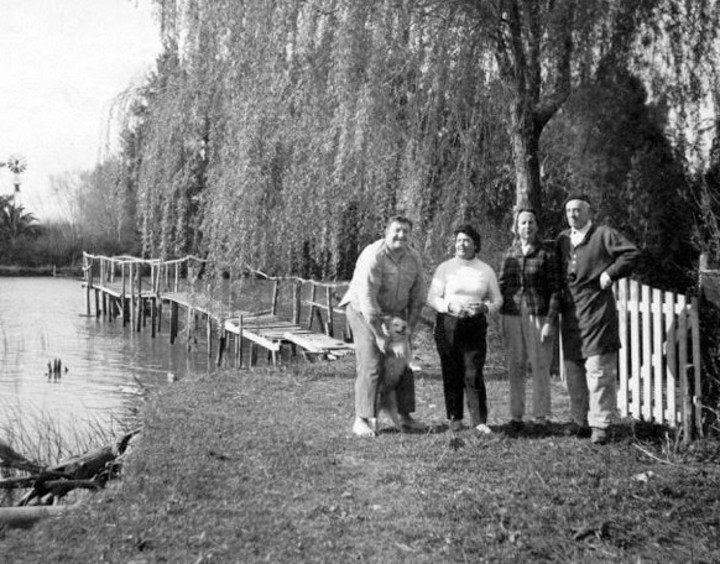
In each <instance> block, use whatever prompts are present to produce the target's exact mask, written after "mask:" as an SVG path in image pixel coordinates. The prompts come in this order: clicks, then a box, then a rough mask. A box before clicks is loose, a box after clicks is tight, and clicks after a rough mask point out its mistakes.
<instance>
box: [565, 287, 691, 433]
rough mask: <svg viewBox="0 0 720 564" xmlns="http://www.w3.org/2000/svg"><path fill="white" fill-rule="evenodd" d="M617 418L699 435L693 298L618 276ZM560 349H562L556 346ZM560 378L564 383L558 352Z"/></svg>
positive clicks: (616, 289) (616, 292) (616, 291)
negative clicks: (680, 428)
mask: <svg viewBox="0 0 720 564" xmlns="http://www.w3.org/2000/svg"><path fill="white" fill-rule="evenodd" d="M614 291H615V296H616V300H617V308H618V317H619V328H620V342H621V344H622V346H621V349H620V351H619V354H618V376H619V386H618V409H619V412H620V415H621V416H622V417H628V416H631V417H633V418H635V419H639V420H643V421H651V422H655V423H661V424H666V425H668V426H670V427H679V426H682V428H683V429H686V430H688V431H689V432H688V433H685V436H686V437H689V436H690V435H692V428H691V427H692V425H693V424H694V425H695V426H696V429H697V434H698V435H702V418H701V409H702V403H701V398H700V393H701V390H702V387H701V379H700V378H701V373H700V318H699V314H698V299H697V298H696V297H691V298H688V297H687V296H685V295H683V294H678V293H675V292H665V291H662V290H659V289H657V288H652V287H650V286H646V285H644V284H640V283H638V282H636V281H634V280H628V279H627V278H624V279H622V280H619V281H618V282H617V283H616V284H615V287H614ZM560 351H562V347H560ZM560 374H561V377H562V378H563V379H564V369H563V366H562V352H560Z"/></svg>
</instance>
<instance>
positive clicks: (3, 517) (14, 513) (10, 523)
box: [0, 505, 75, 529]
mask: <svg viewBox="0 0 720 564" xmlns="http://www.w3.org/2000/svg"><path fill="white" fill-rule="evenodd" d="M73 507H75V506H74V505H47V506H37V505H36V506H33V507H0V526H7V527H12V528H17V529H27V528H29V527H32V526H33V525H34V524H35V523H36V522H37V521H39V520H40V519H42V518H43V517H49V516H52V515H60V514H61V513H64V512H65V511H68V510H70V509H72V508H73Z"/></svg>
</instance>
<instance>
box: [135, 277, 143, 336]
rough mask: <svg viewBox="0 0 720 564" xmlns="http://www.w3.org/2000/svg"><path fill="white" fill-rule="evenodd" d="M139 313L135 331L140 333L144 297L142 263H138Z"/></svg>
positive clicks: (136, 318)
mask: <svg viewBox="0 0 720 564" xmlns="http://www.w3.org/2000/svg"><path fill="white" fill-rule="evenodd" d="M135 270H136V271H137V315H136V317H135V331H137V332H138V333H139V332H140V329H141V327H142V322H143V317H144V316H143V309H144V308H143V298H142V264H141V263H138V265H137V268H136V269H135Z"/></svg>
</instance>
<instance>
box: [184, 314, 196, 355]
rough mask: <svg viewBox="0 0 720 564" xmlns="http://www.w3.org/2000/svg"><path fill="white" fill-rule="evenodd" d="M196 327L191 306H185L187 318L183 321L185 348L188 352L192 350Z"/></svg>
mask: <svg viewBox="0 0 720 564" xmlns="http://www.w3.org/2000/svg"><path fill="white" fill-rule="evenodd" d="M196 329H197V321H196V318H195V315H194V312H193V308H192V307H191V306H189V305H188V308H187V319H186V321H185V331H186V333H185V337H186V339H185V346H186V348H187V351H188V352H190V351H191V350H192V345H193V338H194V336H195V331H196Z"/></svg>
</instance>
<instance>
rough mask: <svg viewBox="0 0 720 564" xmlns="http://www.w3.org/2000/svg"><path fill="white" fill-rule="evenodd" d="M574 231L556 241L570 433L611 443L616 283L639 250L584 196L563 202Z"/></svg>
mask: <svg viewBox="0 0 720 564" xmlns="http://www.w3.org/2000/svg"><path fill="white" fill-rule="evenodd" d="M565 216H566V218H567V221H568V224H569V225H570V229H567V230H565V231H563V232H562V233H561V234H560V236H559V237H558V240H557V254H558V257H559V259H560V261H561V268H562V273H563V275H564V291H563V299H562V322H561V335H562V346H563V357H564V368H565V377H566V381H567V386H568V392H569V394H570V411H571V416H572V419H573V421H572V423H571V426H570V431H571V433H574V434H577V435H580V436H582V435H585V436H587V433H588V432H589V429H588V425H589V426H590V427H592V433H591V440H592V442H593V443H596V444H604V443H605V442H606V441H607V428H608V426H609V425H610V422H611V419H612V416H613V415H614V413H615V411H616V409H617V392H616V381H617V362H618V349H619V348H620V338H619V335H618V315H617V306H616V304H615V295H614V293H613V291H612V284H613V282H614V281H616V280H618V279H620V278H624V277H626V276H629V275H630V274H631V272H632V270H633V268H634V267H635V264H636V263H637V259H638V257H639V251H638V249H637V247H636V246H635V245H633V244H632V243H631V242H630V241H629V240H628V239H627V238H626V237H625V236H623V235H622V234H621V233H619V232H618V231H616V230H615V229H613V228H611V227H607V226H605V225H595V224H593V222H592V207H591V204H590V200H589V199H588V198H587V196H585V195H573V196H570V197H569V198H568V199H567V200H565Z"/></svg>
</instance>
